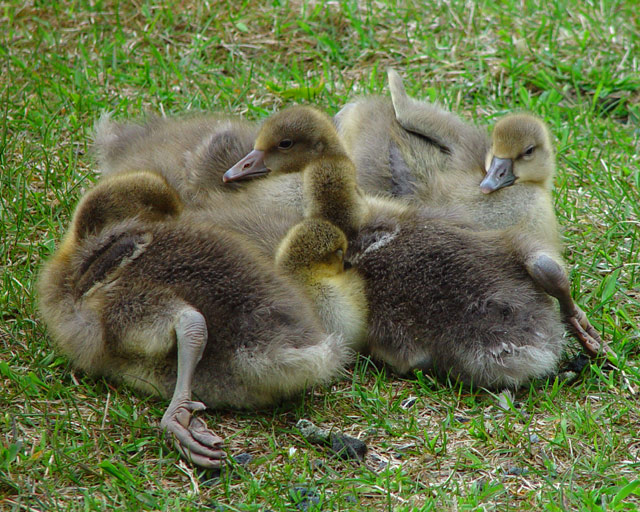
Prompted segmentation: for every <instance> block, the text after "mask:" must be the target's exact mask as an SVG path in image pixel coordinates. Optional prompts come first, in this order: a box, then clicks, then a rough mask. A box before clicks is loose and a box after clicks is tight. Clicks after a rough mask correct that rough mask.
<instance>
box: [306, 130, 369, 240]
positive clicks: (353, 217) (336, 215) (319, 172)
mask: <svg viewBox="0 0 640 512" xmlns="http://www.w3.org/2000/svg"><path fill="white" fill-rule="evenodd" d="M329 149H331V151H329ZM303 196H304V203H305V206H304V215H305V217H321V218H323V219H326V220H328V221H330V222H332V223H333V224H335V225H336V226H338V227H339V228H340V229H342V231H344V232H345V234H346V235H347V237H350V236H352V235H353V234H355V232H356V231H357V229H358V227H359V226H360V225H361V223H362V219H363V217H364V209H365V204H364V201H363V197H362V193H361V191H360V189H359V188H358V185H357V182H356V168H355V166H354V165H353V162H351V160H350V159H349V157H348V156H347V154H346V152H345V151H344V149H343V148H342V145H341V144H339V143H338V144H337V145H329V146H328V147H327V148H326V149H325V152H324V155H323V157H322V158H318V159H316V160H314V161H312V162H311V163H310V164H309V165H308V166H307V167H306V168H305V171H304V175H303Z"/></svg>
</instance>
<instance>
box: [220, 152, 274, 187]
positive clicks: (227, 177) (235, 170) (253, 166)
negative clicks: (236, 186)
mask: <svg viewBox="0 0 640 512" xmlns="http://www.w3.org/2000/svg"><path fill="white" fill-rule="evenodd" d="M268 172H269V169H267V168H266V167H265V165H264V151H259V150H257V149H254V150H253V151H252V152H251V153H249V154H248V155H247V156H245V157H244V158H243V159H242V160H240V161H239V162H238V163H237V164H235V165H234V166H233V167H231V168H230V169H229V170H228V171H227V172H225V173H224V175H223V176H222V181H224V182H225V183H229V182H230V181H239V180H248V179H251V178H255V177H256V176H262V175H263V174H267V173H268Z"/></svg>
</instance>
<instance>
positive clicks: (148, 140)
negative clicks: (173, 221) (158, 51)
mask: <svg viewBox="0 0 640 512" xmlns="http://www.w3.org/2000/svg"><path fill="white" fill-rule="evenodd" d="M258 128H259V125H258V124H256V123H252V122H249V121H246V120H243V119H240V118H235V117H231V116H227V115H222V114H203V113H198V114H191V115H185V116H178V117H160V116H157V115H150V116H149V117H148V118H147V119H146V120H140V121H133V122H119V121H114V120H113V119H112V118H111V116H110V115H108V114H105V115H103V116H102V117H101V118H100V119H99V120H98V122H97V123H96V126H95V129H94V135H93V138H94V144H93V153H94V154H95V157H96V160H97V164H98V169H99V170H100V172H101V173H102V174H103V175H105V176H108V175H112V174H115V173H119V172H126V171H140V170H143V171H152V172H155V173H158V174H160V175H161V176H163V177H164V178H165V179H166V180H167V181H168V182H169V184H170V185H171V186H172V187H174V188H175V189H176V190H177V191H178V194H179V196H180V198H181V199H182V201H183V202H184V204H185V207H186V208H187V209H194V208H206V207H209V206H211V205H218V204H220V203H222V202H224V201H227V200H231V201H233V199H234V196H238V195H239V194H234V192H239V191H244V195H248V196H249V199H248V201H250V202H256V201H261V198H264V197H267V198H273V201H277V202H278V203H280V204H286V203H291V205H293V206H294V207H298V208H301V206H300V203H301V197H302V190H301V185H300V179H299V177H294V176H287V177H283V178H281V179H279V180H270V181H269V183H268V184H265V183H260V181H261V180H252V182H250V183H228V184H225V183H224V182H223V181H222V175H223V174H224V172H225V171H226V170H227V169H228V168H229V167H231V166H232V165H233V164H234V163H235V162H237V161H238V160H239V159H240V158H242V157H243V156H244V155H246V154H247V152H248V151H250V150H251V148H252V147H253V142H254V140H255V136H256V134H257V132H258ZM265 173H266V170H265ZM261 202H264V201H261Z"/></svg>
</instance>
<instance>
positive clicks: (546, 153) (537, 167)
mask: <svg viewBox="0 0 640 512" xmlns="http://www.w3.org/2000/svg"><path fill="white" fill-rule="evenodd" d="M486 169H487V174H486V176H485V177H484V179H483V180H482V182H481V183H480V190H481V191H482V192H484V193H485V194H490V193H491V192H495V191H496V190H499V189H501V188H504V187H508V186H510V185H513V184H514V183H534V184H539V185H541V186H543V187H544V188H547V189H549V188H551V183H552V180H553V174H554V172H555V163H554V154H553V147H552V145H551V137H550V136H549V131H548V130H547V127H546V125H545V124H544V122H543V121H542V120H540V119H538V118H537V117H534V116H532V115H529V114H513V115H508V116H505V117H503V118H502V119H500V121H498V123H497V124H496V126H495V128H494V130H493V136H492V144H491V149H490V150H489V152H488V153H487V158H486Z"/></svg>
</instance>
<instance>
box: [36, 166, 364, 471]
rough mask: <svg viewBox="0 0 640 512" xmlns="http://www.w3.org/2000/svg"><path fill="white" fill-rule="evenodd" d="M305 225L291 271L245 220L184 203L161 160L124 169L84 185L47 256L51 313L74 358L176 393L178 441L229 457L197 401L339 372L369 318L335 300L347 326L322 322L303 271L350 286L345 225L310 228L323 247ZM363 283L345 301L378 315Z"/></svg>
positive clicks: (195, 452)
mask: <svg viewBox="0 0 640 512" xmlns="http://www.w3.org/2000/svg"><path fill="white" fill-rule="evenodd" d="M301 229H307V231H308V232H307V236H311V237H312V236H313V235H314V233H316V232H318V233H319V232H320V230H321V228H320V227H315V226H314V225H313V224H309V225H308V226H302V227H299V228H298V230H301ZM298 233H299V232H298V231H296V232H293V233H292V234H291V235H290V236H289V237H287V239H286V240H285V242H284V246H283V247H281V248H280V250H279V258H278V260H279V265H280V266H281V267H283V268H284V269H285V270H286V274H285V272H284V271H283V270H278V269H276V266H275V265H274V262H273V259H269V258H266V257H264V256H263V255H262V254H261V253H260V251H258V250H256V249H255V248H254V247H253V246H252V245H251V244H249V243H248V242H247V241H246V240H245V238H244V237H242V236H241V235H239V234H238V233H234V232H232V231H229V230H225V229H223V228H221V227H218V226H216V225H212V224H211V222H210V220H209V219H208V218H207V216H206V215H204V216H198V215H196V214H193V213H188V212H186V211H184V209H183V205H182V202H181V201H180V199H179V196H178V194H177V193H176V192H175V191H174V190H173V189H172V188H171V187H170V186H169V185H168V184H167V183H166V181H165V180H164V178H162V177H161V176H159V175H158V174H156V173H152V172H133V173H119V174H116V175H114V176H113V177H109V178H105V179H103V180H101V181H100V182H99V183H98V185H97V186H95V188H93V189H92V190H90V191H89V192H88V193H87V194H86V195H85V196H84V197H83V198H82V199H81V201H80V203H79V204H78V207H77V208H76V211H75V213H74V216H73V220H72V222H71V226H70V228H69V231H68V233H67V234H66V236H65V237H64V239H63V241H62V243H61V244H60V246H59V248H58V249H57V251H56V252H55V253H54V254H53V256H52V257H51V258H50V259H49V260H48V261H47V262H46V263H45V264H44V266H43V269H42V271H41V274H40V276H39V280H38V292H39V309H40V313H41V316H42V318H43V319H44V321H45V323H46V324H47V327H48V330H49V332H50V334H51V336H52V338H53V340H54V342H55V345H56V347H57V349H58V350H59V351H60V352H61V353H63V354H64V355H66V356H67V357H68V358H69V359H70V360H71V362H72V364H73V365H74V366H75V367H77V368H80V369H82V370H84V371H86V372H88V373H90V374H93V375H105V376H108V377H110V378H112V379H115V380H117V381H124V382H126V383H128V384H130V385H131V386H133V387H134V388H136V389H138V390H142V391H143V392H145V393H151V394H157V395H160V396H161V397H163V398H167V399H170V403H169V406H168V408H167V410H166V412H165V413H164V415H163V418H162V421H161V426H162V428H163V430H164V431H165V432H166V433H167V434H168V435H169V436H170V437H172V438H173V440H174V443H175V445H176V447H177V449H178V451H179V452H180V453H181V454H182V455H183V456H184V457H185V458H187V459H189V460H191V461H193V462H194V463H195V464H197V465H199V466H202V467H207V468H215V467H219V466H220V465H221V464H222V461H223V458H224V452H223V449H222V442H223V440H222V439H221V438H220V437H219V436H217V435H216V434H214V433H213V432H212V431H211V430H210V429H209V428H208V427H207V425H206V424H205V422H204V421H203V420H202V419H200V418H198V417H196V416H194V415H193V413H194V412H196V411H201V410H203V409H205V407H212V408H214V407H226V406H231V407H241V408H255V407H263V406H266V405H269V404H271V403H273V402H275V401H277V400H280V399H282V398H283V397H286V396H288V395H290V394H292V393H297V392H299V391H301V390H303V389H304V388H305V387H306V386H310V385H313V384H316V383H321V382H326V381H328V380H330V379H331V378H333V377H335V376H336V375H337V374H339V373H340V372H341V370H342V369H343V368H344V366H345V364H347V363H348V362H349V360H350V359H351V355H352V350H350V348H349V346H348V344H347V343H345V342H344V340H343V339H342V336H341V335H340V332H343V333H345V335H349V336H351V335H352V336H353V338H352V343H353V345H354V346H357V343H358V342H359V340H358V339H357V337H358V336H361V334H358V331H359V330H360V329H361V327H359V324H358V321H357V320H353V319H351V318H350V319H349V320H350V322H351V323H349V322H347V324H346V325H347V326H346V327H345V328H344V329H343V328H342V327H341V325H340V320H339V319H338V318H337V317H336V316H335V315H334V316H332V314H331V312H330V310H329V309H327V308H325V310H324V312H322V313H321V315H324V316H326V317H328V318H329V321H328V322H327V323H328V324H330V326H331V328H332V329H333V328H334V327H335V332H329V331H328V330H327V329H325V328H323V326H322V323H321V318H320V315H317V314H316V310H315V308H314V305H313V303H312V300H311V299H310V298H309V295H307V290H306V289H305V288H304V286H302V285H300V284H298V283H299V282H300V280H302V281H305V284H306V282H308V283H309V285H310V286H311V288H312V291H311V295H312V296H314V295H315V294H320V295H321V299H320V300H319V302H320V303H322V302H323V301H325V300H328V299H325V294H326V296H327V297H329V296H330V295H331V294H332V293H337V292H336V289H339V286H341V285H339V284H338V285H337V284H336V283H337V282H339V281H340V274H345V275H346V272H344V271H343V267H342V266H341V263H342V260H341V258H342V257H343V254H344V251H345V246H344V239H343V238H340V233H339V232H338V233H335V232H334V233H333V234H332V235H333V237H331V236H329V234H331V232H330V230H329V231H327V233H328V234H327V237H326V240H320V241H316V242H314V241H313V240H312V239H308V238H307V239H306V243H308V244H313V246H314V250H313V251H310V252H305V251H301V250H300V248H297V247H296V244H297V236H298ZM322 234H323V236H324V231H323V232H322ZM336 240H337V242H336ZM323 242H326V245H324V246H323ZM336 243H337V245H336ZM323 247H324V249H325V250H323ZM336 247H337V248H336ZM315 258H317V261H316V260H315ZM314 268H315V270H314ZM318 269H320V270H318ZM290 274H292V275H293V276H291V275H290ZM300 276H304V277H300ZM325 278H326V280H327V283H328V284H327V285H326V286H325V285H324V284H323V282H324V280H325ZM352 280H353V278H352V277H348V276H347V282H351V281H352ZM344 286H346V284H345V285H344ZM344 286H343V288H344ZM357 286H358V285H356V286H355V287H354V289H353V290H348V293H347V294H346V298H345V299H344V300H342V302H340V301H338V303H339V304H341V305H342V304H346V305H345V311H351V312H354V311H355V313H353V317H354V318H355V317H357V315H360V314H362V315H366V306H364V304H365V303H364V302H363V300H364V299H362V300H361V301H360V302H358V300H357V299H354V301H355V302H354V303H355V305H352V304H351V302H350V300H351V297H355V295H356V294H357V289H358V288H357ZM336 287H338V288H336ZM325 288H326V292H325ZM350 316H351V314H350ZM360 322H362V323H365V324H366V320H360ZM353 333H356V334H353ZM192 394H193V395H195V396H196V397H197V398H198V401H194V400H193V399H192Z"/></svg>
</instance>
